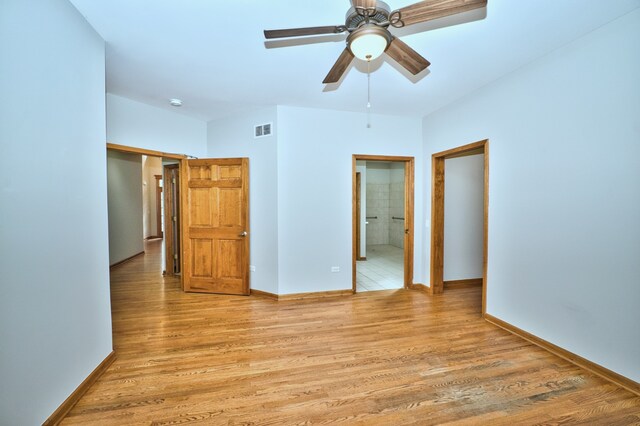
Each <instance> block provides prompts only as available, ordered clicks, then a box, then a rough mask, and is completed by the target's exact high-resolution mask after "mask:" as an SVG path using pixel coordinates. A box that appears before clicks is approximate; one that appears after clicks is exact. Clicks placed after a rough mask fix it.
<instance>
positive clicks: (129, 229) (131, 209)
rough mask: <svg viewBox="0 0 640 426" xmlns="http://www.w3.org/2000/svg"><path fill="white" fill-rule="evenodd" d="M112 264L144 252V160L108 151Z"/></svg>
mask: <svg viewBox="0 0 640 426" xmlns="http://www.w3.org/2000/svg"><path fill="white" fill-rule="evenodd" d="M107 186H108V191H107V193H108V206H109V264H110V265H113V264H115V263H118V262H120V261H122V260H125V259H128V258H130V257H131V256H135V255H136V254H139V253H141V252H142V251H144V241H143V239H144V237H143V226H142V204H143V202H142V159H141V156H140V154H130V153H126V152H118V151H112V150H108V151H107Z"/></svg>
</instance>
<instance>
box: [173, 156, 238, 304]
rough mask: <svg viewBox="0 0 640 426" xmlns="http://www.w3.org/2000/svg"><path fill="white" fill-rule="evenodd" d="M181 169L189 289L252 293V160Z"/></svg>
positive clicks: (194, 163)
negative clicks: (250, 282)
mask: <svg viewBox="0 0 640 426" xmlns="http://www.w3.org/2000/svg"><path fill="white" fill-rule="evenodd" d="M183 165H184V167H181V187H182V195H181V196H182V207H183V215H182V218H183V221H182V241H183V249H184V250H183V254H184V261H183V270H182V274H183V287H184V290H185V291H194V292H203V293H224V294H240V295H248V294H249V159H247V158H225V159H199V160H185V161H184V163H183Z"/></svg>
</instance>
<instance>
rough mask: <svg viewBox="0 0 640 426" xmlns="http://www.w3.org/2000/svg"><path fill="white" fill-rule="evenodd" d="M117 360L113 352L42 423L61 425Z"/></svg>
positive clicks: (48, 425)
mask: <svg viewBox="0 0 640 426" xmlns="http://www.w3.org/2000/svg"><path fill="white" fill-rule="evenodd" d="M115 360H116V352H115V351H113V350H112V351H111V353H110V354H109V355H107V357H106V358H105V359H103V360H102V362H101V363H100V364H98V366H97V367H96V368H95V369H94V370H93V371H92V372H91V374H89V376H87V378H86V379H84V380H83V381H82V383H80V386H78V387H77V388H76V390H74V391H73V392H72V393H71V395H69V397H67V399H65V400H64V402H63V403H62V404H60V406H59V407H58V408H57V409H56V411H54V412H53V414H51V415H50V416H49V418H48V419H47V420H45V421H44V423H42V425H43V426H50V425H57V424H60V422H61V421H62V420H64V418H65V416H66V415H67V414H68V413H69V411H71V409H72V408H73V406H74V405H76V404H77V403H78V401H80V398H82V396H83V395H84V394H85V393H87V391H88V390H89V388H91V386H92V385H93V384H94V383H95V382H96V381H97V380H98V379H99V378H100V376H102V374H103V373H104V372H105V371H107V368H109V366H110V365H111V364H113V361H115Z"/></svg>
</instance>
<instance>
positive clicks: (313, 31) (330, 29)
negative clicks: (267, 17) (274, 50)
mask: <svg viewBox="0 0 640 426" xmlns="http://www.w3.org/2000/svg"><path fill="white" fill-rule="evenodd" d="M346 30H347V29H346V28H345V27H344V26H337V25H330V26H326V27H308V28H289V29H286V30H264V36H265V38H268V39H271V38H283V37H301V36H308V35H320V34H340V33H343V32H345V31H346Z"/></svg>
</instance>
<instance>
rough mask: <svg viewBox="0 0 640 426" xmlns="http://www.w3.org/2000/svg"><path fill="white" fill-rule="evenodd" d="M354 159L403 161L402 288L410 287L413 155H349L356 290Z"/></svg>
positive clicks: (413, 195) (413, 184)
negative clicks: (403, 232)
mask: <svg viewBox="0 0 640 426" xmlns="http://www.w3.org/2000/svg"><path fill="white" fill-rule="evenodd" d="M356 161H390V162H397V163H400V162H402V163H404V212H405V219H404V226H405V230H406V231H405V235H404V288H405V289H408V288H411V286H412V285H413V252H414V247H413V240H414V211H413V209H414V197H415V181H414V180H415V177H414V175H415V157H401V156H390V155H366V154H353V155H352V157H351V170H352V173H351V174H352V189H351V194H352V197H351V198H352V209H351V210H352V214H351V216H352V226H351V229H352V244H351V246H352V256H351V259H352V262H351V281H352V290H353V292H354V293H355V292H356V258H357V253H356V224H357V223H356V222H357V221H358V220H360V218H359V217H356Z"/></svg>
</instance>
